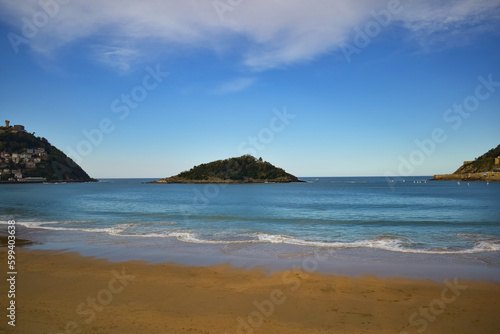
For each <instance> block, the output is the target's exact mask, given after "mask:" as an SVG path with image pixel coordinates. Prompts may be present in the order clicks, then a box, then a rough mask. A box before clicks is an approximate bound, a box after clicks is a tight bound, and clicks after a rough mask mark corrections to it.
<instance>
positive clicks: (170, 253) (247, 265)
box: [17, 225, 500, 282]
mask: <svg viewBox="0 0 500 334" xmlns="http://www.w3.org/2000/svg"><path fill="white" fill-rule="evenodd" d="M17 237H18V238H22V239H25V240H29V242H30V243H31V244H29V245H27V246H26V248H27V249H29V250H35V251H38V250H42V251H56V252H75V253H78V254H80V255H82V256H91V257H95V258H100V259H104V260H107V261H111V262H125V261H144V262H148V263H152V264H155V263H165V262H170V263H177V264H179V265H187V266H209V265H230V266H232V267H234V268H241V269H252V268H257V267H258V268H261V269H263V270H266V271H267V272H268V273H270V274H272V273H274V272H276V271H280V270H288V269H291V268H293V267H296V266H308V268H313V269H314V271H318V272H319V273H322V274H325V275H329V274H334V275H345V276H349V277H353V278H355V277H359V276H361V275H365V274H372V275H377V276H379V277H406V278H411V279H431V280H435V281H440V280H442V279H445V278H447V277H449V276H450V275H452V276H455V277H460V278H463V279H472V280H474V279H475V280H491V281H495V282H500V261H499V259H498V255H497V254H498V252H486V253H476V254H425V253H424V254H422V253H404V252H395V251H389V250H383V249H373V248H339V249H335V248H328V247H313V246H299V245H290V244H283V243H257V244H251V243H250V244H224V243H216V244H204V243H190V242H185V241H181V240H178V239H177V238H175V237H141V236H120V235H110V234H108V233H103V232H86V231H68V230H45V229H39V228H26V227H24V226H22V225H18V226H17Z"/></svg>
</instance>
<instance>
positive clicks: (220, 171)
mask: <svg viewBox="0 0 500 334" xmlns="http://www.w3.org/2000/svg"><path fill="white" fill-rule="evenodd" d="M265 182H271V183H289V182H302V181H300V180H299V179H298V178H297V177H296V176H294V175H291V174H288V173H287V172H285V171H284V170H283V169H282V168H278V167H275V166H273V165H272V164H270V163H269V162H266V161H262V158H260V159H256V158H255V157H253V156H251V155H243V156H241V157H238V158H231V159H226V160H217V161H213V162H210V163H206V164H201V165H199V166H195V167H193V168H191V169H190V170H189V171H185V172H182V173H180V174H178V175H176V176H172V177H168V178H165V179H162V180H159V181H155V182H153V183H265Z"/></svg>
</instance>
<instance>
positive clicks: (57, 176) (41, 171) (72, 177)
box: [0, 124, 97, 182]
mask: <svg viewBox="0 0 500 334" xmlns="http://www.w3.org/2000/svg"><path fill="white" fill-rule="evenodd" d="M6 125H7V124H6ZM0 179H1V181H2V182H43V181H53V182H55V181H65V182H92V181H97V180H95V179H92V178H91V177H90V176H89V175H88V174H87V173H86V172H85V171H84V170H83V169H82V168H81V167H80V166H78V165H77V164H76V163H75V162H74V161H73V160H71V159H70V158H69V157H68V156H66V155H65V154H64V153H63V152H61V151H60V150H59V149H57V148H56V147H54V146H52V145H51V144H50V143H49V142H48V141H47V139H45V138H41V137H35V135H34V134H31V133H28V132H26V131H25V130H24V127H23V126H20V125H16V126H14V127H12V126H2V127H0Z"/></svg>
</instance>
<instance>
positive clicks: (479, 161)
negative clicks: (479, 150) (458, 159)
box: [453, 145, 500, 174]
mask: <svg viewBox="0 0 500 334" xmlns="http://www.w3.org/2000/svg"><path fill="white" fill-rule="evenodd" d="M499 156H500V145H498V146H497V147H495V148H492V149H491V150H489V151H488V152H486V153H485V154H483V155H482V156H480V157H479V158H476V160H474V161H470V162H466V163H464V165H463V166H461V167H460V168H459V169H457V170H456V171H455V173H453V174H465V173H483V172H489V171H492V170H493V169H495V168H500V166H498V165H496V166H495V158H498V157H499Z"/></svg>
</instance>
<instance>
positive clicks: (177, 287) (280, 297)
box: [0, 247, 500, 334]
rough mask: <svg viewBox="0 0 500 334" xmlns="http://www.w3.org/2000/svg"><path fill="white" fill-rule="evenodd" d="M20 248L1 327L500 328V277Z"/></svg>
mask: <svg viewBox="0 0 500 334" xmlns="http://www.w3.org/2000/svg"><path fill="white" fill-rule="evenodd" d="M0 254H1V256H0V258H1V259H4V260H2V261H3V262H5V267H6V266H7V265H6V262H7V261H6V257H7V254H6V248H5V247H2V248H1V251H0ZM16 256H17V259H16V260H17V271H18V275H17V281H16V299H15V300H16V327H11V326H8V325H7V321H8V319H7V318H6V316H5V315H6V313H7V311H6V307H5V306H6V305H7V304H6V303H7V302H8V300H7V291H8V287H7V284H5V279H4V280H2V281H3V282H2V284H1V285H0V287H1V291H2V292H1V293H2V299H1V300H2V305H3V306H2V307H1V308H2V310H4V311H3V313H5V314H4V315H2V318H3V320H2V322H1V324H0V332H1V333H3V332H5V331H6V332H7V333H23V334H24V333H54V334H55V333H66V334H69V333H134V334H135V333H220V334H224V333H228V334H233V333H245V334H246V333H287V334H289V333H405V332H406V333H423V332H426V333H454V334H458V333H500V284H498V283H491V282H471V281H462V280H456V281H455V280H454V278H453V277H452V278H450V280H449V281H448V283H444V282H435V281H430V280H429V281H424V280H411V279H401V278H394V279H381V278H377V277H374V276H363V277H360V278H348V277H338V276H328V275H321V274H318V273H309V272H307V271H305V270H304V269H300V270H296V271H295V272H294V271H284V272H279V273H274V274H272V275H267V274H266V273H265V272H264V271H263V270H262V271H261V270H243V269H234V268H230V267H229V266H214V267H203V268H201V267H184V266H180V265H173V264H147V263H142V262H123V263H111V262H108V261H105V260H96V259H93V258H84V257H81V256H79V255H77V254H72V253H64V254H61V253H57V252H49V251H27V250H24V249H20V248H18V249H17V254H16ZM6 271H7V270H5V271H4V272H6Z"/></svg>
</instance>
